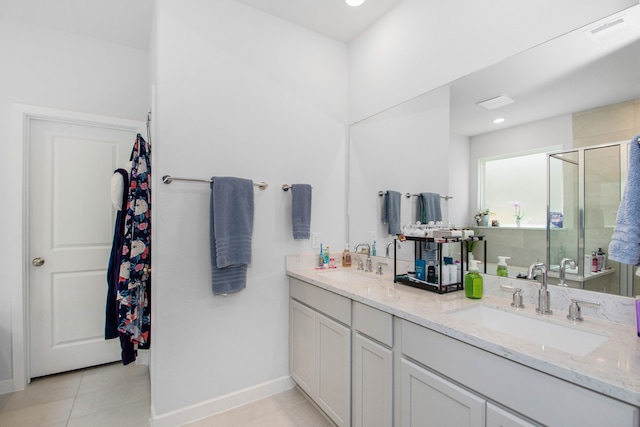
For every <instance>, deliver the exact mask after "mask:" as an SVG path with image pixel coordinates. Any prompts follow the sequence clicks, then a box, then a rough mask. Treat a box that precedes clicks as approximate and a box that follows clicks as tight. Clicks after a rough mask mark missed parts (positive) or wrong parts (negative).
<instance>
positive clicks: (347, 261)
mask: <svg viewBox="0 0 640 427" xmlns="http://www.w3.org/2000/svg"><path fill="white" fill-rule="evenodd" d="M342 266H343V267H351V252H349V244H348V243H345V244H344V252H342Z"/></svg>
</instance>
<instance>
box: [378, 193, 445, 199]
mask: <svg viewBox="0 0 640 427" xmlns="http://www.w3.org/2000/svg"><path fill="white" fill-rule="evenodd" d="M380 195H382V194H380ZM404 196H405V197H406V198H407V199H408V198H409V197H411V196H414V197H418V196H419V194H411V193H406V194H405V195H404ZM440 198H441V199H444V200H445V201H447V200H449V199H453V196H440Z"/></svg>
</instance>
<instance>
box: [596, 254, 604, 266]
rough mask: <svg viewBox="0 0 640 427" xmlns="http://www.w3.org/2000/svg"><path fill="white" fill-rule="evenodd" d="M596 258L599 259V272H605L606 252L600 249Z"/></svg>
mask: <svg viewBox="0 0 640 427" xmlns="http://www.w3.org/2000/svg"><path fill="white" fill-rule="evenodd" d="M596 257H597V258H598V271H602V270H604V252H603V251H602V248H598V252H596Z"/></svg>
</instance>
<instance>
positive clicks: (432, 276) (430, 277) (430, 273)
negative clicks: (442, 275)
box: [427, 261, 437, 283]
mask: <svg viewBox="0 0 640 427" xmlns="http://www.w3.org/2000/svg"><path fill="white" fill-rule="evenodd" d="M427 282H429V283H437V278H436V267H435V266H434V265H433V261H429V266H428V267H427Z"/></svg>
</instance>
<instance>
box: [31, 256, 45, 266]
mask: <svg viewBox="0 0 640 427" xmlns="http://www.w3.org/2000/svg"><path fill="white" fill-rule="evenodd" d="M31 264H33V265H34V266H35V267H40V266H41V265H42V264H44V258H40V257H35V258H34V259H33V261H31Z"/></svg>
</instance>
